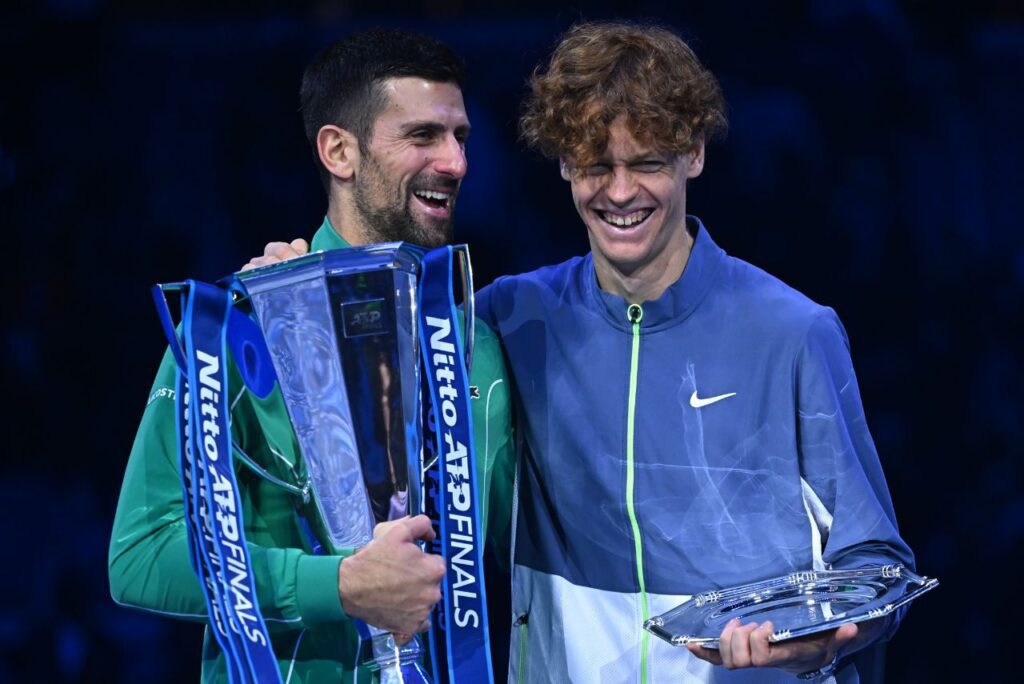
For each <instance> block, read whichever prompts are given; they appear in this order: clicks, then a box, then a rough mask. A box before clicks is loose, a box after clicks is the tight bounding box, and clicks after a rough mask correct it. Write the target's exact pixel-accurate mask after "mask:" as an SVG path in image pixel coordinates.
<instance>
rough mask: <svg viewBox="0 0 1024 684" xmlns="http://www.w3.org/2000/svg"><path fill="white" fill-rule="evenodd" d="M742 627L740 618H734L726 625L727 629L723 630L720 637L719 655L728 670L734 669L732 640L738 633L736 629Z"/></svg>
mask: <svg viewBox="0 0 1024 684" xmlns="http://www.w3.org/2000/svg"><path fill="white" fill-rule="evenodd" d="M739 626H740V621H739V618H733V619H732V620H729V622H727V623H725V628H724V629H723V630H722V634H721V635H720V636H719V637H718V653H719V658H720V659H721V661H722V664H723V665H725V667H727V668H732V666H733V665H732V640H733V635H734V634H735V633H736V629H737V628H738V627H739Z"/></svg>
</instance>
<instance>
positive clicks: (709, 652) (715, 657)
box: [686, 644, 722, 665]
mask: <svg viewBox="0 0 1024 684" xmlns="http://www.w3.org/2000/svg"><path fill="white" fill-rule="evenodd" d="M686 650H688V651H689V652H690V653H692V654H693V655H695V656H697V657H698V658H700V659H701V660H706V661H708V662H709V663H711V664H712V665H721V664H722V654H721V653H719V652H718V651H717V650H716V649H713V648H704V647H703V646H701V645H699V644H686Z"/></svg>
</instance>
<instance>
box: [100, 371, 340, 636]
mask: <svg viewBox="0 0 1024 684" xmlns="http://www.w3.org/2000/svg"><path fill="white" fill-rule="evenodd" d="M232 370H233V372H234V378H237V371H236V370H234V367H233V364H232ZM175 373H176V369H175V365H174V360H173V358H172V357H171V355H170V352H169V351H168V352H167V353H166V354H165V355H164V359H163V362H162V363H161V365H160V370H159V371H158V373H157V377H156V381H155V382H154V384H153V390H152V392H151V394H150V397H149V401H148V402H147V405H146V409H145V412H144V414H143V417H142V423H141V425H140V426H139V430H138V434H137V435H136V437H135V443H134V445H133V447H132V450H131V455H130V456H129V458H128V465H127V469H126V471H125V477H124V482H123V484H122V488H121V496H120V499H119V500H118V506H117V513H116V515H115V518H114V529H113V534H112V536H111V540H110V553H109V558H108V565H109V572H110V589H111V594H112V596H113V598H114V600H115V601H116V602H117V603H119V604H122V605H127V606H132V607H136V608H141V609H145V610H149V611H153V612H156V613H159V614H162V615H167V616H171V617H178V618H183V619H190V620H196V621H206V620H207V613H206V604H205V599H204V597H203V592H202V589H201V587H200V584H199V580H198V579H197V578H196V575H195V573H194V572H193V570H192V566H191V561H190V559H189V550H188V539H187V535H186V523H185V519H184V507H183V505H182V485H181V476H180V468H179V465H178V452H177V436H176V427H175V401H174V387H175ZM231 386H232V387H236V388H238V387H241V384H240V383H239V382H233V383H232V384H231ZM231 391H232V393H233V394H234V395H235V398H234V399H233V401H232V433H233V435H234V436H235V438H236V439H238V440H239V442H240V443H242V444H246V443H247V442H248V443H250V444H251V445H255V446H256V447H258V446H259V444H260V443H266V442H267V440H266V439H265V438H264V437H263V436H262V435H254V434H252V432H253V429H254V426H255V425H256V424H257V422H258V421H257V416H254V415H253V413H254V411H256V410H257V408H258V407H255V404H256V403H257V402H256V401H255V400H250V399H249V398H246V400H244V401H240V399H243V397H242V396H241V395H242V394H243V393H245V392H244V390H242V391H241V392H239V391H237V390H231ZM274 398H275V397H274V395H273V394H272V395H271V397H270V398H269V400H271V402H272V401H273V399H274ZM278 401H279V399H278ZM281 410H282V411H283V406H282V407H281ZM239 433H241V434H239ZM267 447H269V448H271V449H273V446H272V445H265V447H264V448H267ZM245 448H246V449H247V450H248V449H249V448H251V447H249V446H247V447H245ZM250 455H253V454H252V452H250ZM254 458H255V456H254ZM282 458H284V456H282ZM236 473H237V475H238V479H239V493H240V495H241V496H242V498H243V510H244V511H245V529H246V535H247V542H248V548H249V553H250V556H251V559H252V570H253V575H254V580H255V586H256V594H257V598H258V601H259V605H260V610H261V611H262V614H263V617H264V619H265V620H266V622H267V626H268V628H269V629H271V630H272V631H273V630H276V629H281V628H286V629H295V628H296V627H300V626H307V625H310V624H316V623H322V622H330V621H340V620H344V619H345V614H344V611H343V610H342V608H341V601H340V598H339V596H338V564H339V563H340V562H341V556H315V555H312V554H310V553H307V552H306V551H305V550H303V543H302V539H301V536H300V533H299V532H298V530H297V527H296V525H295V522H294V513H293V511H294V506H293V502H292V501H290V500H289V498H288V497H289V496H290V495H289V494H287V493H285V492H284V491H283V490H280V489H277V488H276V487H274V486H273V485H271V484H269V483H266V482H264V481H263V480H260V479H259V478H256V477H254V476H251V475H250V473H249V472H248V471H247V470H240V469H238V468H236Z"/></svg>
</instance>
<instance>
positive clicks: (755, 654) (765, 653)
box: [750, 621, 775, 667]
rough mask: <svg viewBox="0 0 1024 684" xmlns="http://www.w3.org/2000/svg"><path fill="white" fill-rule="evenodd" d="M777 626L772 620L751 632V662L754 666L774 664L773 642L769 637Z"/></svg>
mask: <svg viewBox="0 0 1024 684" xmlns="http://www.w3.org/2000/svg"><path fill="white" fill-rule="evenodd" d="M773 631H775V628H774V627H773V626H772V623H771V621H768V622H765V623H764V624H762V625H761V626H760V627H758V628H757V629H755V630H754V631H753V632H751V634H750V662H751V664H752V665H753V666H754V667H770V666H771V664H772V652H773V649H772V644H771V642H769V641H768V637H770V636H771V635H772V632H773Z"/></svg>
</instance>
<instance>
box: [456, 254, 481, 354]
mask: <svg viewBox="0 0 1024 684" xmlns="http://www.w3.org/2000/svg"><path fill="white" fill-rule="evenodd" d="M452 253H453V254H454V255H456V256H457V257H458V259H459V273H460V274H461V275H462V305H463V309H464V310H465V314H466V330H465V331H464V334H463V336H462V339H463V344H464V346H465V349H466V371H467V372H469V371H470V370H472V368H473V338H474V334H475V333H476V303H475V300H474V298H473V265H472V264H471V263H470V261H469V245H466V244H462V245H454V246H453V247H452Z"/></svg>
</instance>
